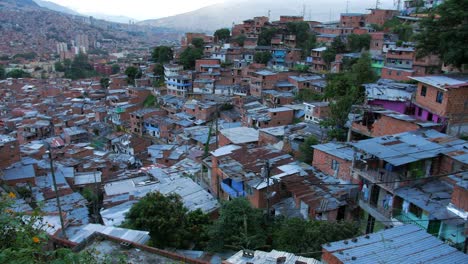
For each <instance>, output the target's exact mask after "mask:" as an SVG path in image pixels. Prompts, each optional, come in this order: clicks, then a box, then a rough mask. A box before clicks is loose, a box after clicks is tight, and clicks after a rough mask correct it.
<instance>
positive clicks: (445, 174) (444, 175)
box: [282, 170, 468, 186]
mask: <svg viewBox="0 0 468 264" xmlns="http://www.w3.org/2000/svg"><path fill="white" fill-rule="evenodd" d="M465 172H468V170H463V171H457V172H451V173H444V174H439V175H432V176H427V177H424V178H417V179H405V180H395V181H381V182H369V183H367V184H389V183H399V182H411V181H419V180H422V179H438V178H443V177H447V176H451V175H454V174H457V173H465ZM464 180H465V179H464ZM282 182H286V183H299V182H297V181H288V180H282ZM308 185H337V186H341V185H344V186H345V185H351V186H353V185H355V186H360V185H361V184H360V183H326V182H320V183H308Z"/></svg>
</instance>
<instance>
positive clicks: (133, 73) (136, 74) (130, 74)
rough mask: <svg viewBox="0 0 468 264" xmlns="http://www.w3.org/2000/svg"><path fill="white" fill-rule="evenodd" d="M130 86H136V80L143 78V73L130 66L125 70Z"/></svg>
mask: <svg viewBox="0 0 468 264" xmlns="http://www.w3.org/2000/svg"><path fill="white" fill-rule="evenodd" d="M125 74H126V75H127V82H128V84H134V83H135V79H138V78H141V71H140V69H138V68H137V67H133V66H129V67H127V69H125Z"/></svg>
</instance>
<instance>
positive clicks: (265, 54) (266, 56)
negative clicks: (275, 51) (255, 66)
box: [254, 51, 272, 64]
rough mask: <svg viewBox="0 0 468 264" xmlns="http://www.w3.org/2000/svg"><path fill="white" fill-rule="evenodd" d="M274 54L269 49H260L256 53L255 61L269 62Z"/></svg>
mask: <svg viewBox="0 0 468 264" xmlns="http://www.w3.org/2000/svg"><path fill="white" fill-rule="evenodd" d="M271 58H272V56H271V53H270V52H269V51H259V52H256V53H255V55H254V62H256V63H261V64H267V63H268V62H269V61H270V60H271Z"/></svg>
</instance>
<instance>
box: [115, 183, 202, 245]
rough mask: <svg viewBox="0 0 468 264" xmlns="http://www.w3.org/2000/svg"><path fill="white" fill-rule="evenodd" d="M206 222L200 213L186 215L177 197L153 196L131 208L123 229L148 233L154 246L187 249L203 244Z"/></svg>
mask: <svg viewBox="0 0 468 264" xmlns="http://www.w3.org/2000/svg"><path fill="white" fill-rule="evenodd" d="M209 222H210V220H209V217H208V216H207V215H206V214H204V213H202V212H201V211H193V212H190V213H189V212H188V210H187V208H185V207H184V204H183V203H182V199H181V198H180V196H178V195H176V194H170V195H168V196H164V195H163V194H161V193H159V192H152V193H148V194H147V195H146V196H145V197H143V198H142V199H141V200H140V201H138V202H137V203H136V204H134V205H133V206H132V208H131V209H130V211H129V212H128V214H127V215H126V217H125V222H124V224H123V226H124V227H127V228H133V229H138V230H147V231H149V232H150V236H151V244H152V245H153V246H156V247H160V248H165V247H175V248H189V247H190V244H192V243H193V244H195V245H196V246H197V247H199V246H200V244H203V243H206V240H207V233H206V232H207V228H208V227H207V226H208V224H209ZM198 239H200V240H198Z"/></svg>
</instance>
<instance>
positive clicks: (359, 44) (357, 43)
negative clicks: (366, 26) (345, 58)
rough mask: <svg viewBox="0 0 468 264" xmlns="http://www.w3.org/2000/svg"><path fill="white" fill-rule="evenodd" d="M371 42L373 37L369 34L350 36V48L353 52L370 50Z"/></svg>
mask: <svg viewBox="0 0 468 264" xmlns="http://www.w3.org/2000/svg"><path fill="white" fill-rule="evenodd" d="M370 42H371V36H370V35H369V34H363V35H357V34H351V35H349V36H348V47H349V50H350V51H351V52H360V51H362V50H363V49H365V50H369V47H370Z"/></svg>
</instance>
